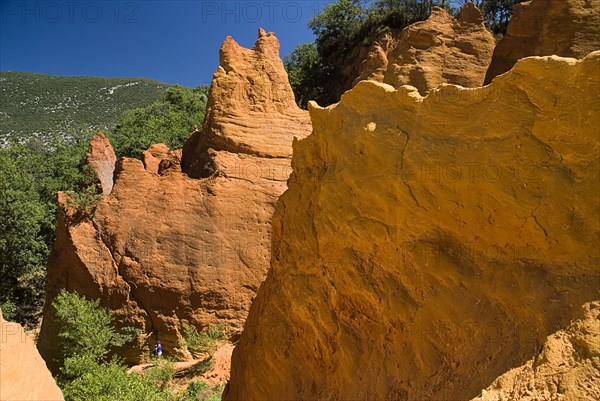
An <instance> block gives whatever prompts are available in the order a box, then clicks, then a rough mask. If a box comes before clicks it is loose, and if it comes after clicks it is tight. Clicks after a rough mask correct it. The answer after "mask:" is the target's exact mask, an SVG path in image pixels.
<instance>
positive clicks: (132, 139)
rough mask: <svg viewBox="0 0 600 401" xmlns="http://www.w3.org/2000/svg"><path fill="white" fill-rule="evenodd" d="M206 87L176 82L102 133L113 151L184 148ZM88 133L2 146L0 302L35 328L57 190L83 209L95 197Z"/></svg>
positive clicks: (7, 315) (12, 317)
mask: <svg viewBox="0 0 600 401" xmlns="http://www.w3.org/2000/svg"><path fill="white" fill-rule="evenodd" d="M206 92H207V89H206V88H205V87H201V88H197V89H192V88H185V87H180V86H173V87H170V88H168V89H167V90H166V91H164V92H163V96H162V98H161V99H159V100H158V101H156V102H154V103H153V104H150V105H149V106H147V107H144V108H138V109H134V110H132V111H129V112H126V113H125V114H124V116H123V117H122V118H121V120H120V121H118V122H117V123H116V128H115V129H114V130H113V132H107V135H108V136H109V137H110V138H111V139H112V141H113V145H114V146H115V152H116V153H117V154H118V155H119V156H132V157H137V158H139V157H141V151H142V150H145V149H146V148H148V146H150V145H151V144H153V143H158V142H164V143H166V144H167V145H169V146H170V147H172V148H178V147H182V146H183V143H184V141H185V139H186V138H187V136H188V135H189V133H190V132H191V130H192V129H193V128H194V125H198V126H200V125H201V123H202V120H203V119H204V109H205V107H206ZM98 107H100V105H99V106H98ZM93 133H94V131H91V130H88V131H85V132H81V133H80V134H78V135H77V136H75V137H72V138H64V136H63V135H61V134H51V135H50V134H49V135H48V136H46V137H45V138H44V139H43V140H42V139H38V138H32V137H30V138H29V139H28V140H27V141H24V140H23V138H25V137H26V136H25V137H22V138H19V139H18V140H16V139H15V140H12V141H9V142H8V143H7V144H5V146H4V147H2V146H0V163H1V165H2V169H0V274H2V281H1V282H0V307H1V308H2V311H3V313H4V317H5V318H6V319H7V320H15V321H18V322H19V323H22V324H24V325H25V326H26V327H33V326H35V325H36V324H37V323H38V321H39V318H40V316H41V308H42V306H43V302H44V286H45V279H46V262H47V258H48V255H49V253H50V249H51V248H52V245H53V244H54V238H55V229H56V212H57V205H56V192H57V191H71V192H70V199H71V200H72V202H73V205H74V206H76V207H77V209H78V210H80V211H81V212H82V213H83V214H89V213H90V212H91V208H92V207H93V201H95V200H96V199H97V198H98V195H97V191H96V190H95V188H94V187H93V185H92V182H93V181H94V179H93V177H91V176H90V174H89V169H85V167H84V164H85V154H86V151H87V148H88V142H89V140H90V138H91V136H92V135H93Z"/></svg>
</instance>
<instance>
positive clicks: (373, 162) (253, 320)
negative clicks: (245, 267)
mask: <svg viewBox="0 0 600 401" xmlns="http://www.w3.org/2000/svg"><path fill="white" fill-rule="evenodd" d="M599 85H600V52H595V53H592V54H590V55H589V56H588V57H587V58H585V59H584V60H581V61H578V60H576V59H568V58H560V57H555V56H552V57H543V58H536V57H532V58H527V59H523V60H521V61H519V62H518V63H517V64H516V65H515V67H514V68H513V69H512V70H511V71H510V72H509V73H507V74H505V75H503V76H500V77H498V78H496V79H495V80H494V82H493V83H492V84H491V85H490V86H487V87H483V88H477V89H464V88H459V87H455V86H451V85H443V86H442V87H440V88H439V89H438V90H434V91H433V92H431V93H430V94H429V95H428V96H427V97H425V98H423V97H421V96H420V95H419V93H418V92H417V91H416V90H414V89H413V88H409V87H403V88H400V89H394V88H393V87H391V86H389V85H385V84H381V83H376V82H372V81H364V82H360V83H359V84H358V85H357V86H356V87H355V88H354V89H353V90H351V91H349V92H346V93H345V94H344V95H343V96H342V100H341V102H340V103H338V104H336V105H334V106H331V107H329V108H325V109H322V108H319V107H318V106H316V105H314V104H312V106H311V108H310V112H311V119H312V122H313V133H312V135H310V136H309V137H308V138H306V139H304V140H301V141H299V142H297V143H295V146H294V158H293V162H292V166H293V173H292V175H291V177H290V181H289V189H288V190H287V191H286V192H285V193H284V194H283V195H282V197H281V198H280V200H279V201H278V204H277V208H276V211H275V215H274V217H273V243H272V260H271V269H270V270H269V273H268V275H267V278H266V280H265V282H264V283H263V285H262V286H261V289H260V291H259V293H258V295H257V298H256V299H255V301H254V302H253V304H252V307H251V310H250V314H249V316H248V320H247V322H246V325H245V328H244V332H243V334H242V337H241V339H240V342H239V344H238V345H237V347H236V349H235V350H234V353H233V359H232V372H231V381H230V382H229V385H228V387H227V389H226V391H225V395H224V400H228V401H231V400H266V399H269V400H279V399H302V400H317V399H352V400H447V399H448V400H450V399H452V400H455V399H456V400H458V399H471V398H473V397H476V396H478V395H479V394H480V393H481V390H482V389H484V388H486V387H487V386H489V385H490V384H491V383H492V382H493V381H494V380H495V379H496V378H497V377H499V376H500V375H502V374H504V373H505V372H507V371H508V370H510V369H512V368H515V367H519V366H521V365H523V364H525V363H526V362H527V361H528V360H529V359H531V358H532V357H533V356H534V355H536V354H537V353H538V352H539V347H540V346H541V345H542V344H544V342H545V341H546V337H547V336H548V335H550V334H552V333H555V332H557V331H558V330H561V329H565V328H567V326H568V324H569V322H570V321H571V320H573V319H577V318H579V317H580V310H581V305H583V304H584V303H586V302H590V301H594V300H598V299H600V291H599V288H598V285H597V283H598V281H599V280H600V271H599V269H598V266H599V264H600V256H599V252H598V240H599V232H600V209H599V207H598V205H599V204H600V194H599V193H598V182H599V180H600V177H599V175H600V160H599V156H598V155H599V152H598V151H599V148H600V139H599V137H598V125H599V123H600V108H599V107H598V91H599ZM588 366H591V365H588ZM598 369H599V368H598V365H597V364H596V365H594V366H593V368H592V369H591V371H590V372H589V375H588V376H586V377H587V378H588V379H593V380H597V377H598ZM594 378H596V379H594Z"/></svg>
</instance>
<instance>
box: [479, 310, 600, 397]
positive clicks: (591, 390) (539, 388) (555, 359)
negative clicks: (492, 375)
mask: <svg viewBox="0 0 600 401" xmlns="http://www.w3.org/2000/svg"><path fill="white" fill-rule="evenodd" d="M556 399H564V400H573V401H578V400H600V302H590V303H588V304H585V305H584V307H583V316H582V317H581V318H580V319H577V320H576V321H574V322H573V323H571V324H570V325H569V327H568V328H566V329H565V330H559V331H558V332H556V333H554V334H552V335H551V336H549V337H548V338H547V340H546V342H545V343H544V345H543V348H542V350H541V352H540V353H539V354H538V355H536V356H535V357H534V358H532V359H530V360H529V361H527V362H526V363H525V364H524V365H522V366H519V367H517V368H514V369H512V370H510V371H509V372H507V373H505V374H503V375H502V376H500V377H499V378H498V379H496V380H494V383H492V385H491V386H489V388H487V389H486V390H484V391H483V392H482V394H481V395H480V396H479V397H477V398H474V399H473V401H514V400H519V401H552V400H556Z"/></svg>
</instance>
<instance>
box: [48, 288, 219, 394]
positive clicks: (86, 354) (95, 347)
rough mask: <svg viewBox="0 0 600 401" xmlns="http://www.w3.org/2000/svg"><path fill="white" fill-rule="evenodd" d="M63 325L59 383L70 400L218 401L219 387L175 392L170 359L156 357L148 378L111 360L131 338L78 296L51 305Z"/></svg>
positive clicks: (201, 386) (195, 386) (194, 385)
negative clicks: (117, 348)
mask: <svg viewBox="0 0 600 401" xmlns="http://www.w3.org/2000/svg"><path fill="white" fill-rule="evenodd" d="M53 307H54V308H55V309H56V317H57V320H58V322H59V325H60V328H61V329H60V332H59V339H60V344H59V346H60V349H61V351H62V363H61V374H60V375H59V376H58V377H57V382H58V384H59V386H60V387H61V389H62V390H63V394H64V396H65V399H66V400H67V401H87V400H99V401H103V400H106V401H112V400H120V401H129V400H130V401H155V400H156V401H192V400H193V401H197V400H204V401H216V400H220V394H221V392H222V387H221V386H209V385H207V384H206V383H204V382H201V381H193V382H191V383H190V384H189V385H188V388H187V389H186V390H184V391H180V392H176V391H174V390H172V389H171V387H170V383H171V381H172V380H173V377H174V375H175V369H174V366H173V363H172V362H171V361H170V360H168V359H167V358H161V359H155V360H154V361H153V363H154V366H153V367H152V368H150V369H149V370H147V371H145V372H144V374H143V375H142V374H139V373H127V366H125V364H124V363H123V362H122V361H121V360H120V359H119V358H116V357H112V358H111V357H109V351H110V348H111V347H113V346H121V345H123V344H126V343H127V342H128V341H129V340H131V339H132V338H131V336H130V335H128V334H124V333H119V332H117V330H116V329H115V327H114V325H113V318H112V314H111V312H110V311H109V310H107V309H104V308H102V307H100V305H99V302H98V300H96V301H90V300H86V299H85V298H84V297H82V296H80V295H78V294H77V293H68V292H66V291H65V290H62V291H61V292H60V294H59V295H58V296H57V297H56V299H55V300H54V303H53Z"/></svg>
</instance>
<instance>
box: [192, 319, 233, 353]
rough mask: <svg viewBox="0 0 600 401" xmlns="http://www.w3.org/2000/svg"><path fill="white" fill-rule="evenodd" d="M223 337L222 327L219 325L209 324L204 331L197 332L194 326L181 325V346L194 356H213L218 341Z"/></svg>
mask: <svg viewBox="0 0 600 401" xmlns="http://www.w3.org/2000/svg"><path fill="white" fill-rule="evenodd" d="M224 337H225V336H224V334H223V327H222V326H220V325H214V324H211V325H210V326H209V327H208V328H207V329H206V330H202V331H198V329H197V328H196V327H194V326H191V325H188V324H186V323H184V324H183V338H184V340H183V343H184V344H183V345H184V346H185V347H186V348H187V349H188V351H190V353H192V355H194V356H198V355H201V354H209V355H212V354H214V353H215V351H216V350H217V344H218V342H219V340H222V339H223V338H224Z"/></svg>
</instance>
